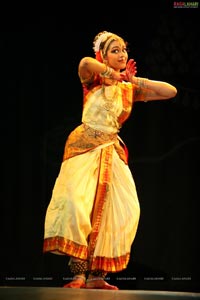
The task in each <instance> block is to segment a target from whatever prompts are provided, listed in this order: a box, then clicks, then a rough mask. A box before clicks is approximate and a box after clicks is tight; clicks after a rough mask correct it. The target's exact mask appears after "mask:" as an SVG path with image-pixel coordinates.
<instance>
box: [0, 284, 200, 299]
mask: <svg viewBox="0 0 200 300" xmlns="http://www.w3.org/2000/svg"><path fill="white" fill-rule="evenodd" d="M67 299H69V300H122V299H123V300H170V299H171V300H172V299H174V300H175V299H176V300H191V299H200V293H188V292H169V291H143V290H141V291H139V290H137V291H134V290H118V291H105V290H85V289H65V288H56V287H0V300H67Z"/></svg>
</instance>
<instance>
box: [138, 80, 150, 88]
mask: <svg viewBox="0 0 200 300" xmlns="http://www.w3.org/2000/svg"><path fill="white" fill-rule="evenodd" d="M147 80H148V79H147V78H141V77H137V83H136V84H137V85H138V86H139V87H140V88H147Z"/></svg>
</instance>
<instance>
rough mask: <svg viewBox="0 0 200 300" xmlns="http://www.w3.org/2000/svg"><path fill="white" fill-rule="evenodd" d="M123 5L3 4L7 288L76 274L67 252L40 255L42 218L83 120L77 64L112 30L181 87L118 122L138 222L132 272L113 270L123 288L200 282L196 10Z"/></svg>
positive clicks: (3, 260)
mask: <svg viewBox="0 0 200 300" xmlns="http://www.w3.org/2000/svg"><path fill="white" fill-rule="evenodd" d="M75 6H76V5H75ZM116 7H117V5H116V4H115V11H114V13H113V11H112V9H111V10H110V12H108V9H107V8H106V7H104V9H102V10H101V9H98V7H97V8H92V7H90V10H92V11H90V12H89V11H88V9H87V8H86V7H84V6H83V9H82V8H81V7H80V6H79V4H77V8H74V9H72V8H71V9H70V10H69V9H65V11H63V9H62V8H59V9H57V10H53V9H52V11H51V12H45V10H44V11H43V12H41V10H40V9H39V8H36V7H35V9H33V8H29V9H28V10H26V11H25V13H20V12H19V11H17V13H16V11H15V10H14V9H13V12H12V13H10V11H9V10H7V11H5V13H4V11H2V12H1V13H2V16H1V38H0V49H1V75H2V80H1V103H2V106H1V133H2V134H1V153H2V154H1V158H2V163H1V166H2V168H1V170H2V172H1V173H2V175H1V183H2V187H1V218H0V220H1V222H2V224H1V255H0V272H1V273H0V276H1V278H0V279H1V285H5V286H10V285H17V286H25V285H26V286H38V285H39V286H62V285H63V284H64V283H65V281H66V280H67V279H68V278H69V276H70V273H69V269H68V266H67V262H68V260H67V258H66V257H64V256H56V255H52V254H46V255H43V253H42V244H43V225H44V217H45V211H46V208H47V205H48V203H49V200H50V196H51V190H52V187H53V184H54V181H55V178H56V176H57V174H58V171H59V167H60V163H61V159H62V154H63V147H64V143H65V139H66V137H67V135H68V134H69V132H70V131H71V130H72V129H73V128H74V127H75V126H76V125H77V124H79V123H80V120H81V109H82V91H81V86H80V82H79V79H78V75H77V67H78V63H79V60H80V58H81V57H82V56H85V55H93V52H92V40H93V38H94V36H95V35H96V34H97V33H98V32H99V31H102V30H108V31H112V32H115V33H118V34H120V35H122V36H123V37H124V38H125V39H127V40H128V42H129V47H130V53H129V56H130V57H133V58H134V59H135V60H136V62H137V67H138V74H137V75H138V76H140V77H148V78H151V79H155V80H164V81H168V82H170V83H172V84H174V85H175V86H176V87H177V89H178V94H177V96H176V98H174V99H170V100H168V101H156V102H148V103H137V104H135V106H134V109H133V111H132V115H131V117H130V118H129V120H128V121H127V123H126V124H125V125H124V127H123V128H122V130H121V134H120V135H121V137H122V138H123V140H124V141H125V142H126V144H127V146H128V148H129V156H130V158H129V159H130V160H129V164H130V168H131V170H132V173H133V176H134V178H135V182H136V186H137V190H138V196H139V199H140V205H141V219H140V223H139V229H138V233H137V236H136V239H135V241H134V244H133V246H132V253H131V260H130V263H129V265H128V268H127V270H125V271H123V272H120V273H118V274H113V275H111V276H110V275H109V276H110V277H109V278H110V280H111V281H114V282H116V281H117V285H118V286H119V287H120V288H122V289H151V290H152V289H154V290H156V289H157V290H158V289H162V290H180V291H197V290H198V289H199V279H200V278H199V252H200V251H199V250H200V249H199V241H198V240H199V209H198V208H199V205H198V204H199V179H200V175H199V168H200V161H199V151H200V129H199V128H200V126H199V112H200V91H199V75H200V74H199V73H200V72H199V70H200V66H199V50H200V47H199V26H198V21H199V8H175V7H174V4H173V2H172V3H171V4H169V5H168V6H167V7H163V8H161V9H160V8H158V7H157V8H153V7H148V8H147V7H146V8H144V7H143V8H129V7H127V6H123V3H121V6H120V5H119V7H117V9H116ZM78 8H79V11H78Z"/></svg>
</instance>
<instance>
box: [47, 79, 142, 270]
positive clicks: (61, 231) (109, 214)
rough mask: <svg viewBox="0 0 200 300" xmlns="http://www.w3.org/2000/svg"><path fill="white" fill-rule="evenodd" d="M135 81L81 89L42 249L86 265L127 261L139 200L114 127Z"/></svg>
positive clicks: (107, 266)
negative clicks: (80, 111)
mask: <svg viewBox="0 0 200 300" xmlns="http://www.w3.org/2000/svg"><path fill="white" fill-rule="evenodd" d="M134 97H136V87H135V86H134V85H132V84H130V83H125V82H122V83H118V85H117V86H106V87H102V86H96V87H94V88H93V89H92V90H91V91H89V92H88V93H87V94H86V95H85V99H84V107H83V115H82V124H81V125H79V126H77V127H76V128H75V129H74V130H73V131H72V132H71V133H70V135H69V136H68V138H67V141H66V146H65V150H64V155H63V162H62V164H61V168H60V172H59V174H58V176H57V179H56V182H55V185H54V188H53V191H52V197H51V200H50V203H49V205H48V208H47V212H46V218H45V230H44V252H52V253H56V254H64V255H69V256H74V257H77V258H80V259H86V260H88V262H89V267H90V270H96V269H98V270H104V271H106V272H118V271H121V270H123V269H125V268H126V267H127V264H128V262H129V259H130V251H131V245H132V243H133V241H134V238H135V235H136V232H137V228H138V222H139V216H140V206H139V201H138V197H137V191H136V187H135V183H134V179H133V177H132V174H131V171H130V169H129V167H128V158H127V152H126V147H125V145H124V143H123V141H122V140H121V139H120V137H119V136H118V132H119V130H120V128H121V126H122V124H123V123H124V121H125V120H126V119H127V118H128V117H129V115H130V112H131V109H132V105H133V100H134Z"/></svg>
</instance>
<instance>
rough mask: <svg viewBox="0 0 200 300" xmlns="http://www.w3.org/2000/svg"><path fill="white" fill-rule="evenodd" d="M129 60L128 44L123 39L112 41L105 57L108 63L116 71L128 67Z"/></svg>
mask: <svg viewBox="0 0 200 300" xmlns="http://www.w3.org/2000/svg"><path fill="white" fill-rule="evenodd" d="M127 60H128V53H127V49H126V44H125V43H124V42H123V41H113V42H111V43H110V45H109V47H108V50H107V53H106V57H105V58H104V61H105V62H106V64H107V65H108V66H109V67H111V68H113V69H115V70H116V71H120V70H123V69H125V68H126V63H127Z"/></svg>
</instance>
